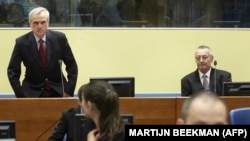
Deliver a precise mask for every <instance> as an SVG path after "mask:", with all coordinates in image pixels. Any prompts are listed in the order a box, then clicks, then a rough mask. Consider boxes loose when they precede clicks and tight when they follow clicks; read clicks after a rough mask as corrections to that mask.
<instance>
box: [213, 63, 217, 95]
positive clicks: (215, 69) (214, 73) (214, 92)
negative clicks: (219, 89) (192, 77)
mask: <svg viewBox="0 0 250 141" xmlns="http://www.w3.org/2000/svg"><path fill="white" fill-rule="evenodd" d="M216 65H217V61H216V60H214V93H215V94H217V93H216Z"/></svg>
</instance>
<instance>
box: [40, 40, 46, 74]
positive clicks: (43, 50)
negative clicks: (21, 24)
mask: <svg viewBox="0 0 250 141" xmlns="http://www.w3.org/2000/svg"><path fill="white" fill-rule="evenodd" d="M39 43H40V46H39V54H40V59H41V62H42V66H43V70H45V68H46V48H45V46H44V41H43V40H42V39H40V40H39Z"/></svg>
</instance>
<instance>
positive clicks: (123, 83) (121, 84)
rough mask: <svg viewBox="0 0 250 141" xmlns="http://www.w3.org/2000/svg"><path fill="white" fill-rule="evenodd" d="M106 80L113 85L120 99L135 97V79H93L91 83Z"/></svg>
mask: <svg viewBox="0 0 250 141" xmlns="http://www.w3.org/2000/svg"><path fill="white" fill-rule="evenodd" d="M94 80H104V81H107V82H108V83H109V84H111V85H112V86H113V87H114V89H115V90H116V92H117V93H118V94H119V97H134V96H135V78H134V77H92V78H90V81H94Z"/></svg>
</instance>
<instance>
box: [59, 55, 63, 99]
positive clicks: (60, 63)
mask: <svg viewBox="0 0 250 141" xmlns="http://www.w3.org/2000/svg"><path fill="white" fill-rule="evenodd" d="M58 63H59V65H60V72H61V81H62V92H63V94H62V95H64V93H65V92H64V82H63V73H62V60H61V59H60V60H58Z"/></svg>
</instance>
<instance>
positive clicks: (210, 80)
mask: <svg viewBox="0 0 250 141" xmlns="http://www.w3.org/2000/svg"><path fill="white" fill-rule="evenodd" d="M213 60H214V56H213V52H212V50H211V48H209V47H208V46H199V47H198V48H197V49H196V51H195V62H196V64H197V69H196V70H195V71H194V72H192V73H190V74H188V75H186V76H184V77H183V78H182V79H181V95H182V96H190V95H191V94H193V93H196V92H199V91H202V90H209V91H213V92H214V93H216V94H217V95H219V96H220V95H222V87H223V82H232V78H231V73H230V72H227V71H224V70H218V69H215V68H213V67H211V63H212V62H213ZM203 75H206V77H205V78H203ZM215 77H216V78H215ZM215 83H216V84H215ZM206 85H207V87H206ZM215 85H216V86H215Z"/></svg>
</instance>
